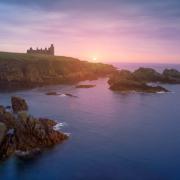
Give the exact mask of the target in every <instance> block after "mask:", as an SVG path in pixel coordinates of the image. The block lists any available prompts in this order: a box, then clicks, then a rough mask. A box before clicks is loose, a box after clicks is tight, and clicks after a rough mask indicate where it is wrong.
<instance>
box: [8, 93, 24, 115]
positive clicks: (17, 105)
mask: <svg viewBox="0 0 180 180" xmlns="http://www.w3.org/2000/svg"><path fill="white" fill-rule="evenodd" d="M11 104H12V109H13V111H14V112H19V111H27V110H28V105H27V103H26V101H25V100H24V99H23V98H20V97H16V96H13V97H11Z"/></svg>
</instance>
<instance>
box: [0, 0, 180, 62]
mask: <svg viewBox="0 0 180 180" xmlns="http://www.w3.org/2000/svg"><path fill="white" fill-rule="evenodd" d="M51 43H53V44H54V45H55V53H56V55H63V56H71V57H77V58H80V59H83V60H93V59H94V60H96V59H97V60H96V61H100V62H109V61H110V62H143V63H146V62H147V63H149V62H153V63H154V62H156V63H180V0H1V1H0V51H10V52H26V50H27V49H28V48H29V47H33V48H36V47H40V48H41V47H42V48H44V47H47V46H49V45H50V44H51Z"/></svg>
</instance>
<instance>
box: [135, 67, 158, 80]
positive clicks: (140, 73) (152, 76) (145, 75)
mask: <svg viewBox="0 0 180 180" xmlns="http://www.w3.org/2000/svg"><path fill="white" fill-rule="evenodd" d="M133 76H134V78H135V79H136V80H139V81H142V82H157V81H160V80H161V74H160V73H158V72H157V71H155V70H154V69H152V68H139V69H137V70H136V71H134V73H133Z"/></svg>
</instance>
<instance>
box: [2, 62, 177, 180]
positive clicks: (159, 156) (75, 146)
mask: <svg viewBox="0 0 180 180" xmlns="http://www.w3.org/2000/svg"><path fill="white" fill-rule="evenodd" d="M118 66H119V67H122V68H127V67H126V66H127V65H126V66H125V65H123V64H120V65H118ZM123 66H124V67H123ZM139 66H140V65H139ZM139 66H138V67H139ZM149 66H151V65H149ZM171 66H172V65H171ZM153 67H155V68H156V69H158V70H160V71H161V70H162V66H161V68H160V67H159V66H158V65H153ZM166 67H167V65H166ZM172 67H173V66H172ZM175 67H176V68H178V67H179V66H177V65H175ZM135 68H136V67H135V65H134V66H132V65H131V66H129V69H135ZM106 82H107V79H100V80H97V81H92V82H90V83H91V84H96V87H95V88H92V89H75V88H74V87H73V86H51V87H43V88H37V89H33V90H28V91H19V92H14V93H0V102H1V104H3V105H9V104H10V97H11V96H12V95H18V96H22V97H24V98H25V99H26V100H27V101H28V103H29V106H30V113H31V114H33V115H34V116H38V117H48V118H54V119H57V120H58V121H59V122H64V126H63V127H62V131H64V132H68V133H71V135H70V139H69V140H68V141H66V142H64V143H62V144H60V145H58V146H56V147H55V148H53V149H50V150H47V151H45V152H43V153H42V154H41V155H40V156H38V157H36V158H35V159H33V160H29V161H22V160H19V159H16V158H15V157H11V158H10V159H8V160H7V161H5V162H3V163H1V164H0V179H1V180H101V179H102V180H179V179H180V171H179V167H180V110H179V107H180V85H165V87H166V88H167V89H169V90H171V91H172V93H166V94H143V93H130V94H120V93H115V92H112V91H110V90H109V89H108V84H107V83H106ZM88 83H89V82H88ZM47 91H57V92H62V93H63V92H65V93H72V94H74V95H77V96H78V98H71V97H64V96H46V95H45V93H46V92H47Z"/></svg>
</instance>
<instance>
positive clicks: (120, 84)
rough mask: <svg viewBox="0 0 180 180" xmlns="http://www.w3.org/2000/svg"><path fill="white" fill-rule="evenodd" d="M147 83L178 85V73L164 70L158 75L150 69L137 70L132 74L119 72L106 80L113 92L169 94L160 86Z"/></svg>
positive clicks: (179, 78) (179, 76) (123, 71)
mask: <svg viewBox="0 0 180 180" xmlns="http://www.w3.org/2000/svg"><path fill="white" fill-rule="evenodd" d="M149 83H161V84H180V72H179V71H177V70H175V69H165V70H164V71H163V72H162V73H159V72H157V71H155V70H154V69H152V68H139V69H137V70H135V71H134V72H130V71H128V70H120V71H116V72H115V73H113V74H112V75H111V77H110V78H109V80H108V84H109V85H110V89H111V90H113V91H119V92H129V91H135V92H144V93H158V92H169V90H167V89H166V88H164V87H162V86H159V85H149Z"/></svg>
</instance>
